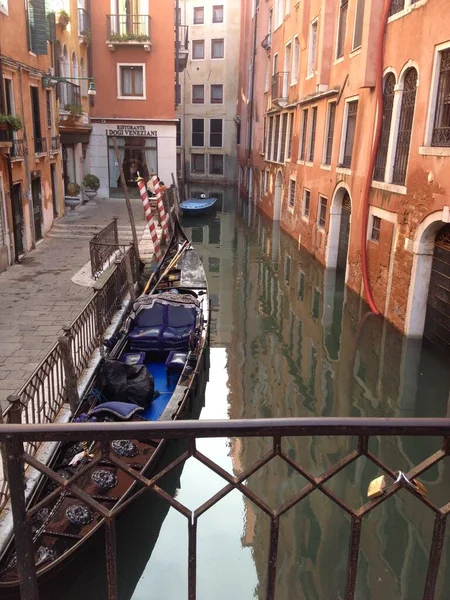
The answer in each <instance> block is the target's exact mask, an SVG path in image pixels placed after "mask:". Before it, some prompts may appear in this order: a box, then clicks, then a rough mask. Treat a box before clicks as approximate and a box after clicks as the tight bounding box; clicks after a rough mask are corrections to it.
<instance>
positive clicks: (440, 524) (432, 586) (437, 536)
mask: <svg viewBox="0 0 450 600" xmlns="http://www.w3.org/2000/svg"><path fill="white" fill-rule="evenodd" d="M446 524H447V516H446V515H445V516H443V515H439V514H438V515H436V518H435V520H434V529H433V537H432V540H431V548H430V557H429V559H428V571H427V579H426V582H425V590H424V593H423V598H424V600H433V598H434V597H435V593H436V583H437V578H438V574H439V566H440V564H441V558H442V548H443V546H444V540H445V526H446Z"/></svg>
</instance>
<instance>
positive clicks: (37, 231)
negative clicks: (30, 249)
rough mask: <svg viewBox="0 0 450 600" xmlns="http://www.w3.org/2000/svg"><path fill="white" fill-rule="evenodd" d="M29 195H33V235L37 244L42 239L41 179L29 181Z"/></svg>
mask: <svg viewBox="0 0 450 600" xmlns="http://www.w3.org/2000/svg"><path fill="white" fill-rule="evenodd" d="M31 193H32V195H33V213H34V235H35V241H36V242H37V241H38V240H40V239H41V238H42V225H43V223H42V189H41V178H40V177H36V178H35V179H33V180H32V181H31Z"/></svg>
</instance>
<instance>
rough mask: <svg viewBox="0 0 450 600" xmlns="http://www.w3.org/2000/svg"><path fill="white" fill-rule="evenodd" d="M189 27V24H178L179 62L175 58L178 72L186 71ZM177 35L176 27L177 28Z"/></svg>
mask: <svg viewBox="0 0 450 600" xmlns="http://www.w3.org/2000/svg"><path fill="white" fill-rule="evenodd" d="M176 27H177V26H176ZM188 33H189V27H188V26H187V25H178V64H177V60H176V58H175V69H177V67H178V72H179V73H181V71H184V69H185V68H186V65H187V60H188V56H189V37H188ZM175 36H176V29H175ZM176 51H177V39H176V37H175V52H176Z"/></svg>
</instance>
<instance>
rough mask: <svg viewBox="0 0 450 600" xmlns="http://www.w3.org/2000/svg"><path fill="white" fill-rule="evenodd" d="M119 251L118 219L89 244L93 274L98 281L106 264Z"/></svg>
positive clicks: (95, 236)
mask: <svg viewBox="0 0 450 600" xmlns="http://www.w3.org/2000/svg"><path fill="white" fill-rule="evenodd" d="M118 249H119V234H118V232H117V218H114V219H113V220H112V221H111V223H110V224H109V225H107V226H106V227H104V228H103V229H102V230H101V231H99V232H98V233H97V234H96V235H94V237H93V238H92V239H91V241H90V242H89V254H90V258H91V273H92V277H93V278H94V279H97V278H98V277H99V276H100V275H101V274H102V272H103V269H104V266H105V264H106V263H107V262H108V260H109V259H110V258H111V256H113V255H114V254H115V253H116V252H117V250H118Z"/></svg>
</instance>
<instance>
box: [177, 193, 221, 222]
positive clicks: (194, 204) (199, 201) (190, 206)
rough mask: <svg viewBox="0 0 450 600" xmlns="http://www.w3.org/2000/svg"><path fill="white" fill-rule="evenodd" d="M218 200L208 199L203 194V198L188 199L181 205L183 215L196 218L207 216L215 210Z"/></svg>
mask: <svg viewBox="0 0 450 600" xmlns="http://www.w3.org/2000/svg"><path fill="white" fill-rule="evenodd" d="M216 202H217V198H207V197H206V196H205V194H202V196H201V198H188V199H187V200H184V201H183V202H181V203H180V209H181V211H182V213H183V215H188V216H192V217H194V216H196V215H205V214H207V213H210V212H212V211H213V210H214V209H215V205H216Z"/></svg>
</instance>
